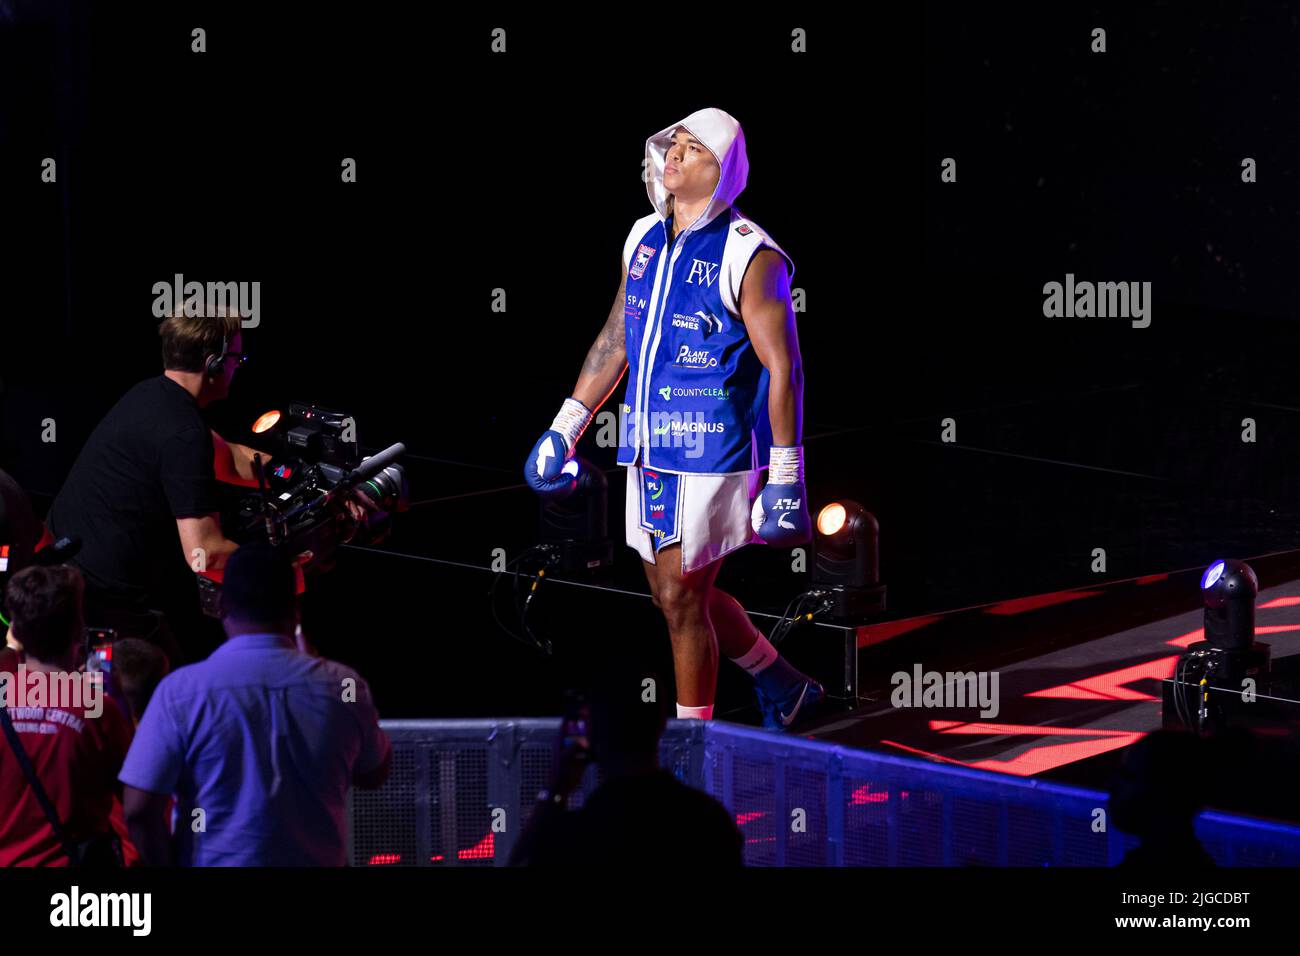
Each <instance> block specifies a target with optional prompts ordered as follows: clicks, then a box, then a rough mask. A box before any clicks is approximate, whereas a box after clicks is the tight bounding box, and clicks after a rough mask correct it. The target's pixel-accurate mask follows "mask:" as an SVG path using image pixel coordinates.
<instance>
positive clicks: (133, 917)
mask: <svg viewBox="0 0 1300 956" xmlns="http://www.w3.org/2000/svg"><path fill="white" fill-rule="evenodd" d="M50 906H51V909H50V925H51V926H129V927H131V933H132V935H133V936H148V935H149V930H150V927H151V926H152V923H153V920H152V918H151V916H152V912H153V894H151V893H86V894H85V895H84V896H83V895H82V893H81V890H80V888H79V887H77V886H73V887H72V892H71V893H55V894H54V895H53V896H51V897H50Z"/></svg>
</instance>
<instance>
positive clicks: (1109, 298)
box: [1043, 272, 1151, 329]
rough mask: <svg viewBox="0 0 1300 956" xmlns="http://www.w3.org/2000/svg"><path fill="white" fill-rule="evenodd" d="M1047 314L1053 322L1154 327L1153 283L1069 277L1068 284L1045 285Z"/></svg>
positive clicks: (1044, 304)
mask: <svg viewBox="0 0 1300 956" xmlns="http://www.w3.org/2000/svg"><path fill="white" fill-rule="evenodd" d="M1043 295H1044V296H1045V298H1044V299H1043V315H1045V316H1047V318H1049V319H1059V318H1067V319H1074V318H1079V319H1091V318H1098V319H1109V318H1121V319H1132V320H1133V328H1135V329H1145V328H1146V327H1147V326H1148V325H1150V324H1151V283H1150V282H1095V283H1094V282H1078V283H1076V282H1075V281H1074V273H1073V272H1067V273H1066V274H1065V285H1064V286H1062V285H1061V283H1059V282H1049V283H1047V284H1046V285H1044V286H1043Z"/></svg>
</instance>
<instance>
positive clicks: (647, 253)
mask: <svg viewBox="0 0 1300 956" xmlns="http://www.w3.org/2000/svg"><path fill="white" fill-rule="evenodd" d="M629 238H630V237H629ZM654 254H655V250H654V247H653V246H647V245H646V244H645V243H641V245H639V246H637V250H636V256H634V257H633V259H632V268H631V269H629V270H628V271H627V274H628V275H629V276H631V277H632V278H633V279H639V278H641V277H642V276H643V275H645V270H646V266H648V265H650V259H651V257H653V256H654Z"/></svg>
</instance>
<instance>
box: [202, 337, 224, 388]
mask: <svg viewBox="0 0 1300 956" xmlns="http://www.w3.org/2000/svg"><path fill="white" fill-rule="evenodd" d="M229 351H230V336H229V335H226V334H225V333H224V332H223V333H222V334H221V354H220V355H214V356H212V358H210V359H208V364H207V365H206V366H205V368H204V373H205V374H206V375H207V376H208V377H209V378H216V377H217V376H218V375H220V374H221V370H222V369H223V368H225V366H226V355H227V354H228V352H229Z"/></svg>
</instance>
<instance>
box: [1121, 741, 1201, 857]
mask: <svg viewBox="0 0 1300 956" xmlns="http://www.w3.org/2000/svg"><path fill="white" fill-rule="evenodd" d="M1211 758H1212V754H1211V752H1210V750H1209V748H1207V746H1206V744H1205V742H1204V741H1202V740H1201V739H1200V738H1199V737H1197V736H1195V735H1194V734H1191V733H1188V732H1185V731H1171V730H1157V731H1154V732H1152V733H1149V734H1147V735H1146V736H1145V737H1143V738H1142V739H1141V740H1139V741H1138V742H1137V743H1135V744H1133V745H1132V746H1131V747H1129V748H1128V749H1127V750H1126V751H1125V753H1124V757H1123V761H1122V763H1121V765H1120V768H1119V772H1118V773H1117V774H1116V776H1115V779H1114V780H1113V782H1112V784H1111V790H1110V819H1111V822H1112V823H1113V824H1114V825H1115V826H1117V827H1119V828H1120V829H1121V830H1123V831H1125V832H1126V833H1131V834H1133V835H1134V836H1136V837H1138V839H1139V840H1140V841H1141V842H1140V843H1139V844H1138V846H1136V847H1134V848H1133V849H1132V850H1130V851H1129V852H1128V853H1126V854H1125V856H1124V859H1123V860H1122V861H1120V865H1121V866H1130V867H1169V866H1178V867H1212V866H1215V865H1216V864H1215V862H1214V858H1213V857H1211V856H1210V854H1209V853H1208V852H1206V850H1205V848H1204V847H1202V846H1201V844H1200V842H1199V841H1198V840H1197V839H1196V831H1195V826H1194V823H1195V819H1196V815H1197V813H1199V812H1200V810H1201V809H1202V808H1203V807H1204V806H1205V801H1206V796H1207V794H1208V789H1207V780H1208V779H1209V778H1211V777H1212V776H1213V773H1214V767H1213V762H1212V759H1211Z"/></svg>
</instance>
